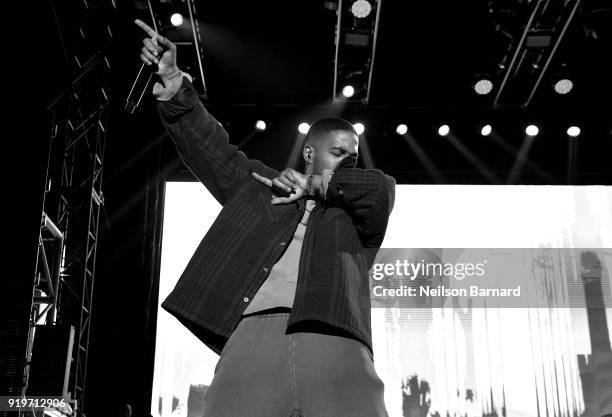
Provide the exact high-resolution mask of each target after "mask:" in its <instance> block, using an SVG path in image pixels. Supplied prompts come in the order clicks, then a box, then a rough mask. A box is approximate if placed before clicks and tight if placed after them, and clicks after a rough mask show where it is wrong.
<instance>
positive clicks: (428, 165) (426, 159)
mask: <svg viewBox="0 0 612 417" xmlns="http://www.w3.org/2000/svg"><path fill="white" fill-rule="evenodd" d="M401 136H402V138H403V139H404V141H405V142H406V143H407V144H408V146H410V149H412V152H413V153H414V154H415V155H416V157H417V158H418V159H419V161H420V162H421V165H423V167H425V169H426V170H427V173H428V174H429V175H430V176H431V177H432V178H433V179H434V180H435V181H436V183H438V184H446V183H447V181H446V178H445V177H444V175H443V174H442V172H440V169H439V168H438V167H437V166H436V164H435V163H434V161H433V160H432V159H431V158H430V156H429V155H428V154H427V152H425V150H424V149H423V148H421V146H420V145H419V143H418V142H417V141H416V139H415V138H414V137H413V136H412V135H411V134H410V132H407V133H404V134H403V135H401Z"/></svg>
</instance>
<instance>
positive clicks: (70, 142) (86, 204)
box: [22, 0, 116, 415]
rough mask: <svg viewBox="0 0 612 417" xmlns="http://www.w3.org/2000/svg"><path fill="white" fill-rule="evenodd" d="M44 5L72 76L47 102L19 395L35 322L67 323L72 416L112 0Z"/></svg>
mask: <svg viewBox="0 0 612 417" xmlns="http://www.w3.org/2000/svg"><path fill="white" fill-rule="evenodd" d="M66 3H69V4H66ZM52 5H53V8H54V12H55V17H56V23H57V27H58V31H59V33H60V38H61V39H62V43H63V47H64V52H65V58H66V60H67V61H68V65H69V66H70V67H71V69H72V77H71V78H72V81H71V83H70V85H69V86H68V87H67V88H66V89H65V90H64V91H63V92H62V93H61V94H60V95H59V96H58V97H57V98H56V100H55V101H54V102H53V103H52V104H51V105H50V106H49V108H48V112H49V117H50V121H51V135H50V145H49V156H48V161H47V174H46V180H45V190H44V197H43V207H42V214H41V224H40V235H39V244H38V255H37V262H36V267H35V280H34V288H33V289H32V304H31V305H32V309H31V311H32V315H31V319H30V333H29V337H28V344H27V346H28V347H27V357H28V361H27V363H26V366H25V369H24V378H23V380H24V383H23V390H22V394H28V379H29V376H30V369H29V365H30V364H31V363H32V362H31V360H30V359H31V355H32V352H33V351H35V349H33V346H34V344H35V343H36V336H35V334H36V327H37V325H47V326H58V328H59V326H60V325H61V326H64V328H65V327H66V326H68V327H69V328H73V330H74V331H71V332H69V334H71V335H73V336H71V340H70V342H69V345H70V346H74V348H73V349H72V352H71V354H72V361H71V364H70V365H67V366H69V367H70V369H69V371H68V370H67V371H68V372H67V373H68V374H69V378H68V379H67V382H68V383H67V384H64V386H63V387H61V390H62V394H63V396H64V398H65V399H66V400H67V401H68V402H69V404H70V407H69V408H68V411H69V412H70V413H74V414H79V415H80V413H81V412H82V410H83V406H84V401H85V386H86V380H87V357H88V351H89V335H90V329H91V315H92V301H93V290H94V281H95V266H96V252H97V246H98V224H99V216H100V210H101V207H102V205H103V204H104V198H103V194H102V171H103V165H104V164H103V161H104V147H105V142H106V130H107V118H108V112H109V102H110V97H109V94H108V92H107V87H106V83H107V81H108V78H109V77H108V75H109V72H110V63H109V61H108V59H107V58H106V55H105V51H106V50H107V48H108V46H109V45H110V43H111V40H112V31H111V27H110V25H109V22H110V21H111V20H112V19H111V13H114V11H115V10H116V4H115V3H114V1H112V0H100V1H97V2H88V1H86V0H83V1H76V0H74V1H70V2H55V1H52ZM64 20H65V21H67V22H69V23H70V24H66V23H65V22H64ZM72 339H73V340H72ZM58 343H59V341H58ZM38 354H40V352H39V353H38ZM38 359H39V360H40V358H38ZM62 412H63V413H67V410H62Z"/></svg>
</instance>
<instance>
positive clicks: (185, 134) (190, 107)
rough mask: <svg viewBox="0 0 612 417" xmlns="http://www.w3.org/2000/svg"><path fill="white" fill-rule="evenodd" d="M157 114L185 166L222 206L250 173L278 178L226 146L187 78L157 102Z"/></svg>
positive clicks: (220, 129) (222, 132)
mask: <svg viewBox="0 0 612 417" xmlns="http://www.w3.org/2000/svg"><path fill="white" fill-rule="evenodd" d="M157 110H158V113H159V115H160V118H161V121H162V124H163V125H164V128H165V129H166V131H167V132H168V135H169V136H170V138H171V139H172V141H173V142H174V144H175V146H176V149H177V151H178V153H179V156H180V157H181V159H182V160H183V162H184V163H185V165H186V166H187V167H188V168H189V169H190V170H191V172H192V173H193V174H194V175H195V176H196V178H197V179H198V180H200V181H201V182H202V183H203V184H204V185H205V186H206V188H207V189H208V190H209V191H210V192H211V194H212V195H213V196H214V197H215V199H216V200H217V201H218V202H219V203H220V204H221V205H224V204H225V202H226V201H228V200H229V199H230V198H231V197H232V195H233V193H234V192H235V191H236V190H237V188H238V187H239V184H241V182H242V181H244V180H246V179H247V178H250V176H251V172H253V171H255V172H257V173H259V174H261V175H264V176H267V177H272V176H277V175H278V173H277V171H276V170H274V169H272V168H270V167H268V166H267V165H265V164H264V163H263V162H261V161H259V160H257V159H250V158H248V157H247V156H246V155H245V154H244V152H242V151H240V150H238V147H237V146H235V145H231V144H230V143H229V137H228V134H227V132H226V131H225V129H224V128H223V126H221V123H219V122H218V121H217V120H216V119H215V118H214V117H213V116H212V115H210V114H209V113H208V111H207V110H206V109H205V108H204V105H203V104H202V102H201V101H200V98H199V96H198V93H197V91H196V90H195V88H194V87H193V85H192V84H191V82H190V81H189V80H188V79H187V77H184V78H183V83H182V84H181V87H180V88H179V90H178V92H177V93H176V94H175V95H174V96H173V97H172V98H171V99H170V100H168V101H159V102H158V104H157Z"/></svg>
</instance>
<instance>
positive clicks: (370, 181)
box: [325, 167, 396, 248]
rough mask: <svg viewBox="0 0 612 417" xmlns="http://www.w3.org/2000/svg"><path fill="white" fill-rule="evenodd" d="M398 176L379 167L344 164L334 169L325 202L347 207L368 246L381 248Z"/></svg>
mask: <svg viewBox="0 0 612 417" xmlns="http://www.w3.org/2000/svg"><path fill="white" fill-rule="evenodd" d="M395 184H396V182H395V178H393V177H392V176H390V175H387V174H385V173H384V172H382V171H381V170H379V169H363V168H350V167H341V168H340V169H338V170H337V171H335V172H334V174H333V176H332V177H331V180H330V181H329V184H328V186H327V192H326V194H325V204H326V205H328V206H336V207H340V208H342V209H344V210H345V211H346V212H347V213H348V214H349V216H351V218H352V219H353V224H354V225H355V227H356V229H357V233H358V234H359V236H360V238H361V242H362V244H363V246H364V247H366V248H379V247H380V245H381V244H382V241H383V239H384V237H385V232H386V231H387V223H388V222H389V216H390V215H391V211H392V210H393V205H394V203H395Z"/></svg>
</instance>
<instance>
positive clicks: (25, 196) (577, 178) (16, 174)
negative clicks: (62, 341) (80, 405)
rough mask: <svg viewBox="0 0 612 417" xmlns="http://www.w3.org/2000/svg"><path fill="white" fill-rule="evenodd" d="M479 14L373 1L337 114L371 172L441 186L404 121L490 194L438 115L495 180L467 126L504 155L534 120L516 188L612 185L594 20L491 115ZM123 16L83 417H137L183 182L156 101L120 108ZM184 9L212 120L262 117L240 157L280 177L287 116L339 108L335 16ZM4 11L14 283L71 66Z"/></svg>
mask: <svg viewBox="0 0 612 417" xmlns="http://www.w3.org/2000/svg"><path fill="white" fill-rule="evenodd" d="M487 3H488V2H486V1H482V0H479V1H464V2H457V1H446V2H441V1H430V2H391V1H387V2H384V3H383V6H382V11H381V26H380V32H379V40H378V49H377V55H376V60H375V67H374V68H375V69H374V75H373V83H372V99H371V102H370V104H369V105H367V106H364V105H351V106H347V107H344V108H342V109H341V115H342V116H343V117H345V118H347V120H350V121H351V122H355V121H362V122H363V123H364V124H365V125H366V129H367V130H366V134H365V136H366V139H367V141H368V145H369V149H370V152H371V154H372V158H373V160H374V163H375V166H376V167H377V168H380V169H382V170H384V171H385V172H387V173H388V174H390V175H393V176H394V177H395V178H396V179H397V182H398V183H399V184H401V183H406V184H412V183H423V184H428V183H437V182H439V181H438V180H436V179H435V178H434V177H433V176H432V175H431V174H430V173H428V172H427V170H426V169H425V168H424V167H423V166H422V165H421V163H420V162H419V160H418V158H417V157H416V156H415V155H414V153H413V152H412V151H411V150H410V148H409V147H408V146H407V144H406V143H405V142H404V141H402V140H401V139H399V138H398V136H397V135H396V134H395V132H394V131H395V126H396V125H397V123H400V122H404V123H407V124H408V125H409V127H410V129H411V133H412V134H413V136H414V137H415V139H416V140H417V141H418V142H419V144H420V145H421V146H422V147H423V149H425V150H426V151H427V153H428V154H429V155H430V157H431V158H432V159H433V160H434V162H435V163H436V165H437V167H438V169H439V173H441V174H442V175H443V177H444V178H445V182H446V183H454V184H489V183H490V182H489V181H488V180H487V179H486V178H485V177H483V175H482V174H481V173H480V172H478V170H477V169H476V168H474V166H473V165H472V164H471V163H470V162H469V161H468V160H467V159H466V158H465V157H463V156H462V155H461V154H460V153H459V152H458V151H457V150H456V148H455V147H453V146H452V145H450V144H449V142H448V141H447V140H446V139H444V138H441V137H439V136H438V135H437V134H436V130H437V127H438V125H439V124H440V123H442V122H445V123H448V124H450V125H451V127H452V128H453V131H454V132H455V134H456V136H457V138H458V139H459V140H460V141H462V142H463V143H464V144H465V145H466V146H467V147H468V148H469V149H470V150H471V151H472V152H473V153H474V154H475V155H476V156H477V157H478V158H479V159H480V160H482V161H483V162H484V163H485V164H486V165H487V166H488V168H489V169H490V170H491V171H492V172H493V173H495V175H497V176H498V177H499V178H501V179H502V182H501V183H503V181H505V179H506V178H507V176H508V174H509V172H510V169H511V167H512V165H513V163H514V160H515V156H514V155H512V154H509V153H507V152H505V151H504V150H503V149H502V148H500V147H499V146H498V145H496V144H494V143H492V142H491V141H489V140H488V139H487V138H483V137H481V136H480V135H479V134H478V130H479V127H480V125H481V124H482V123H485V122H490V123H491V124H493V126H494V128H495V129H496V130H497V131H498V133H499V135H500V136H501V137H503V138H504V140H505V141H507V142H508V143H509V144H511V145H512V146H514V147H516V148H518V147H520V145H521V143H522V141H523V139H524V134H523V129H524V126H525V125H526V124H527V122H536V123H538V124H539V126H540V129H541V134H540V136H538V137H537V138H536V139H535V140H534V142H533V146H532V149H531V151H530V154H529V157H530V158H531V159H532V160H533V161H534V162H535V163H536V164H537V165H538V166H540V168H541V170H539V171H538V170H530V169H526V170H525V171H523V172H522V173H521V175H520V176H519V179H518V181H517V182H518V183H521V184H543V185H544V184H547V185H563V184H571V183H574V184H578V185H586V184H607V185H609V184H611V180H612V176H611V169H610V154H611V153H610V148H611V143H612V134H611V128H612V123H611V120H610V114H612V113H611V112H610V110H611V108H610V107H611V106H610V101H609V97H610V93H611V92H612V91H611V90H612V88H611V86H612V83H611V81H610V78H609V77H610V74H612V66H611V65H610V62H609V60H608V59H606V58H607V55H609V51H610V50H612V49H611V48H610V43H611V42H610V33H609V29H607V31H606V29H605V25H604V26H602V25H600V28H601V31H600V32H599V37H598V39H596V40H595V39H593V38H592V37H589V36H587V34H586V33H587V29H586V27H588V25H589V24H591V23H592V22H590V21H589V20H588V18H587V17H586V16H581V15H579V16H578V17H577V18H576V20H575V21H574V23H573V24H572V26H571V27H570V30H569V31H568V34H567V36H566V40H565V41H564V43H563V44H562V47H561V48H560V50H559V51H558V54H557V58H556V59H555V60H554V62H553V65H552V66H551V69H550V71H549V76H548V77H545V80H544V82H543V83H542V86H541V87H540V89H539V90H538V92H537V94H536V96H535V98H534V101H533V103H532V105H531V106H530V107H528V108H526V109H524V108H520V107H516V106H512V107H502V108H495V109H494V108H492V106H491V102H492V97H491V96H486V97H479V96H477V95H475V94H474V92H473V90H472V86H471V83H472V81H473V80H474V77H476V75H478V74H480V73H485V72H491V71H494V68H495V66H496V65H497V63H498V62H499V60H500V59H501V58H502V57H503V55H504V53H505V52H506V50H505V47H504V45H505V44H504V41H503V37H500V35H499V33H497V32H495V30H494V25H493V24H492V20H491V16H490V15H489V13H488V11H487V10H488V4H487ZM518 3H520V2H518ZM137 6H138V3H137V2H136V3H132V2H129V1H125V2H120V3H119V7H118V9H117V11H116V13H114V14H113V15H112V16H111V17H110V18H111V19H112V27H113V32H114V37H113V38H114V42H113V43H112V44H111V45H110V46H109V47H108V49H107V54H108V57H109V61H110V63H111V78H110V93H111V98H112V109H111V110H112V111H111V114H110V118H109V126H108V129H109V130H108V137H107V145H106V155H105V162H104V164H105V165H104V183H103V190H104V195H105V201H106V204H105V206H104V211H103V215H102V217H101V220H100V232H101V237H100V243H99V249H98V262H97V270H96V285H95V292H94V294H95V296H94V310H93V311H94V314H93V322H92V336H91V341H90V357H89V362H90V365H91V366H90V370H89V374H88V383H87V406H86V407H87V408H86V412H87V413H88V414H90V415H91V416H96V415H102V414H108V413H107V411H105V410H109V409H113V410H114V409H115V408H116V407H117V406H118V405H119V404H121V403H123V402H129V403H131V404H132V405H133V406H134V412H135V414H136V415H143V413H145V411H146V410H148V409H147V407H148V401H149V398H148V395H150V393H149V390H150V383H151V382H150V381H151V380H150V378H151V377H152V343H153V342H154V328H155V313H156V311H155V307H154V306H156V301H157V300H156V297H157V294H156V285H157V283H156V278H157V277H156V268H157V261H158V258H157V257H158V255H159V253H158V249H159V247H158V244H159V241H160V240H159V239H160V235H159V232H160V231H159V224H160V222H161V214H162V213H161V212H160V210H159V208H160V204H161V202H162V200H161V198H162V197H163V190H162V189H160V186H159V184H160V181H162V180H163V179H164V178H168V179H181V180H191V179H192V177H191V176H190V173H189V171H188V170H187V169H186V168H185V167H184V166H183V165H182V164H181V161H180V160H178V159H177V155H176V151H175V149H174V146H173V144H172V142H171V141H170V140H169V139H168V138H167V137H165V135H164V132H163V131H162V128H161V124H160V123H159V121H158V119H157V115H156V113H155V103H154V100H153V98H152V97H148V98H147V101H146V102H145V103H144V104H143V107H142V108H141V109H140V110H139V111H138V112H137V113H136V114H134V115H128V114H126V113H125V112H123V111H122V106H123V102H124V100H125V97H126V95H127V93H128V91H129V87H130V85H131V82H132V80H133V78H134V77H135V75H136V72H137V69H138V67H139V66H140V62H139V58H138V55H139V50H140V47H141V39H142V34H141V33H140V32H139V29H138V28H137V27H136V26H135V25H134V24H133V19H134V18H135V17H140V18H146V13H145V14H143V12H142V10H139V9H138V7H137ZM197 7H198V14H199V17H200V20H201V22H202V24H203V25H202V27H201V28H202V31H203V33H202V37H203V40H204V51H205V57H204V66H205V77H206V83H207V87H208V99H207V106H208V108H209V110H210V111H211V113H213V114H214V115H215V116H216V117H217V119H219V120H220V121H221V122H222V123H223V124H224V125H225V127H226V129H227V130H228V132H229V134H230V141H231V142H232V143H235V144H237V143H240V142H241V141H242V140H243V139H244V138H245V137H247V135H248V134H249V133H251V132H252V129H253V124H254V122H255V120H257V119H260V118H261V119H265V120H266V121H267V122H268V124H269V125H270V128H269V129H268V130H267V131H266V132H262V133H258V134H256V135H255V136H253V137H252V138H251V140H250V141H248V143H246V144H244V146H243V147H242V150H244V152H245V153H247V155H248V156H250V157H252V158H258V159H261V160H262V161H264V162H265V163H267V164H269V165H271V166H273V167H274V168H277V169H282V168H284V167H285V163H286V161H287V160H288V158H289V152H290V151H291V149H292V146H293V143H294V140H295V137H296V127H297V124H298V122H300V121H302V120H309V121H313V120H314V119H316V117H319V116H322V115H325V114H328V113H329V112H333V111H337V108H332V107H330V102H331V94H332V83H333V51H334V38H333V33H334V24H335V17H334V13H333V12H331V11H330V10H327V9H325V8H324V7H323V2H320V1H311V2H299V3H297V2H286V1H285V2H282V1H269V2H241V1H224V2H203V1H199V2H197ZM7 13H8V12H7ZM11 13H12V14H7V16H9V15H10V16H11V17H13V19H12V20H13V22H14V23H17V25H16V26H17V28H16V29H13V30H12V31H11V33H10V34H9V35H8V36H6V37H5V42H4V44H5V46H10V47H11V49H12V50H14V52H11V53H7V55H6V56H5V57H4V58H5V59H4V61H5V68H6V69H8V73H9V75H8V77H7V78H5V79H4V83H3V84H4V86H5V87H12V88H10V89H9V90H10V92H8V91H7V93H6V95H5V96H4V106H3V107H5V108H6V110H7V111H5V112H4V114H5V116H7V120H6V121H5V134H4V143H5V146H6V145H8V146H7V147H6V148H5V150H4V158H3V159H4V160H5V161H6V162H8V163H5V167H7V168H8V169H7V171H6V173H5V183H6V184H8V185H9V188H7V193H6V194H5V199H4V202H5V206H8V207H9V209H10V213H9V215H8V217H7V219H8V223H9V226H13V227H11V228H10V230H11V231H10V232H9V236H10V239H11V244H10V249H9V251H8V252H5V253H7V254H8V255H9V257H10V259H7V260H6V264H7V265H10V266H11V268H10V270H9V271H8V272H7V273H8V274H11V275H12V276H13V277H23V280H24V281H28V280H31V276H32V273H33V269H34V261H35V255H36V239H37V233H38V226H39V224H38V222H39V218H40V212H41V204H42V193H43V186H44V178H45V168H46V158H47V152H48V146H49V137H50V136H49V126H50V121H49V118H48V113H47V112H46V110H45V109H46V107H47V106H48V105H49V104H50V103H51V102H52V101H53V100H54V98H55V97H56V96H57V95H58V94H60V93H61V92H62V91H63V90H64V89H65V88H66V87H67V86H68V85H69V82H70V80H71V77H72V76H73V72H72V70H71V63H70V61H69V60H67V59H66V57H65V54H64V51H63V47H62V43H61V41H60V35H63V36H65V38H67V37H66V34H62V30H63V29H62V25H60V26H59V27H58V25H57V21H56V19H55V17H54V11H53V7H51V2H50V1H48V0H45V1H41V2H38V3H36V6H35V7H31V8H30V9H29V10H20V11H18V12H14V13H13V12H11ZM62 13H65V15H63V14H62ZM15 16H17V17H19V19H14V17H15ZM608 16H609V15H608ZM57 18H58V21H62V22H65V21H68V22H69V21H70V19H71V16H70V15H69V12H68V11H61V10H60V13H59V15H58V16H57ZM608 26H609V24H608ZM66 27H69V25H66V26H65V27H64V30H65V28H66ZM177 35H178V36H180V35H181V34H177ZM562 64H565V65H564V66H562ZM562 68H564V69H566V70H567V71H568V72H569V73H570V74H571V78H572V80H573V81H574V84H575V88H574V90H573V91H572V92H571V93H570V94H569V95H567V96H560V95H557V94H556V93H554V92H553V91H552V88H551V83H552V81H553V78H552V77H553V75H554V74H556V73H557V72H558V71H560V70H561V69H562ZM13 90H14V91H13ZM573 123H575V124H577V125H579V126H580V127H581V128H582V132H583V133H582V135H581V136H580V138H579V139H578V140H579V151H578V162H577V167H578V170H577V171H576V172H575V173H574V177H573V178H572V179H570V178H569V177H568V172H567V168H568V165H567V164H568V154H567V152H568V145H569V142H568V138H567V136H566V134H565V129H566V128H567V126H568V125H569V124H573ZM362 164H363V161H362V160H360V166H363V165H362ZM15 255H16V256H15ZM152 306H153V307H152ZM147 412H148V411H147Z"/></svg>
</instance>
